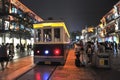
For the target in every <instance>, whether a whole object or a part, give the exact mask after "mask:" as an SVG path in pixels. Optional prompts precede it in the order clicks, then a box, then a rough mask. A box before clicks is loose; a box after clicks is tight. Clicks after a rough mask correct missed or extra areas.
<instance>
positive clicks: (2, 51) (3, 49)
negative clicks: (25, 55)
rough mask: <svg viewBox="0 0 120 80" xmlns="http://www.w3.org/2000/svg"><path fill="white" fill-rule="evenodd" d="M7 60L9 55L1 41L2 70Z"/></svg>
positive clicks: (0, 58)
mask: <svg viewBox="0 0 120 80" xmlns="http://www.w3.org/2000/svg"><path fill="white" fill-rule="evenodd" d="M8 62H9V57H8V54H7V47H6V45H4V44H3V43H2V45H1V46H0V63H1V67H2V70H4V69H5V68H7V65H8ZM5 63H6V64H5Z"/></svg>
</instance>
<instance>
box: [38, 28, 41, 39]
mask: <svg viewBox="0 0 120 80" xmlns="http://www.w3.org/2000/svg"><path fill="white" fill-rule="evenodd" d="M38 41H41V30H40V29H38Z"/></svg>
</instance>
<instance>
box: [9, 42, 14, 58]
mask: <svg viewBox="0 0 120 80" xmlns="http://www.w3.org/2000/svg"><path fill="white" fill-rule="evenodd" d="M9 58H10V60H13V58H14V45H13V43H10V45H9Z"/></svg>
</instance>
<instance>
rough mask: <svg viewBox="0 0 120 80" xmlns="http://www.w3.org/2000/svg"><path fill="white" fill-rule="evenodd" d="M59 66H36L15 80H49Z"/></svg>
mask: <svg viewBox="0 0 120 80" xmlns="http://www.w3.org/2000/svg"><path fill="white" fill-rule="evenodd" d="M57 67H58V65H36V66H35V67H33V68H32V69H30V70H28V71H26V72H25V73H24V74H22V75H21V76H19V77H17V78H16V79H15V80H49V79H50V77H51V76H52V74H53V73H54V71H55V70H56V68H57Z"/></svg>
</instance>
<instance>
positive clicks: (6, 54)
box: [0, 43, 32, 70]
mask: <svg viewBox="0 0 120 80" xmlns="http://www.w3.org/2000/svg"><path fill="white" fill-rule="evenodd" d="M25 48H26V49H27V51H28V55H30V50H31V49H32V45H31V44H28V45H27V46H26V47H25V45H19V44H17V45H16V48H15V47H14V44H13V43H6V44H4V43H2V44H1V45H0V64H1V68H2V70H4V69H5V68H7V65H8V62H9V61H12V60H13V58H14V56H15V49H16V50H19V52H20V53H21V52H24V51H25Z"/></svg>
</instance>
